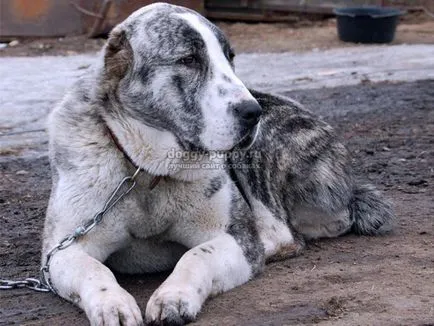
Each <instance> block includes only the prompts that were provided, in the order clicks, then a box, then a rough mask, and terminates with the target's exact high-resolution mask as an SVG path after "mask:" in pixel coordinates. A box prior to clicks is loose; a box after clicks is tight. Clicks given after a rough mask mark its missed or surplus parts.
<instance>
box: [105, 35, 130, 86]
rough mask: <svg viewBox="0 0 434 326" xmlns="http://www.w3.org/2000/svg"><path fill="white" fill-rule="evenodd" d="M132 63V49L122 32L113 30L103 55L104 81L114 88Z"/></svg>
mask: <svg viewBox="0 0 434 326" xmlns="http://www.w3.org/2000/svg"><path fill="white" fill-rule="evenodd" d="M132 63H133V49H132V47H131V44H130V42H129V41H128V39H127V35H126V33H125V31H124V30H121V29H116V28H115V29H114V30H113V31H112V32H111V33H110V36H109V38H108V41H107V45H106V48H105V54H104V72H105V73H104V75H105V81H106V83H108V84H109V85H110V86H111V87H113V86H114V87H116V85H117V84H118V83H119V81H120V80H121V79H122V78H123V77H125V75H126V73H127V72H128V69H129V68H130V67H131V65H132Z"/></svg>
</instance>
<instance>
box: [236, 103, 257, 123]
mask: <svg viewBox="0 0 434 326" xmlns="http://www.w3.org/2000/svg"><path fill="white" fill-rule="evenodd" d="M235 112H236V114H237V116H239V117H240V119H241V123H242V124H243V125H244V126H245V127H247V128H251V127H253V126H255V125H256V124H257V123H258V122H259V118H260V117H261V114H262V108H261V107H260V106H259V104H258V103H257V102H256V101H244V102H241V103H240V104H238V105H237V106H236V107H235Z"/></svg>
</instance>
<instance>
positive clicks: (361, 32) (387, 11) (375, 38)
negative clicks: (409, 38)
mask: <svg viewBox="0 0 434 326" xmlns="http://www.w3.org/2000/svg"><path fill="white" fill-rule="evenodd" d="M333 11H334V13H335V14H336V15H337V22H338V24H337V26H338V35H339V39H341V40H342V41H344V42H354V43H389V42H392V41H393V38H394V37H395V30H396V25H397V24H398V18H399V16H401V15H403V14H404V13H405V12H404V11H402V10H399V9H395V8H387V7H354V8H337V9H334V10H333Z"/></svg>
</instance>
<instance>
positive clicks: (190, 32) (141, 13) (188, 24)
mask: <svg viewBox="0 0 434 326" xmlns="http://www.w3.org/2000/svg"><path fill="white" fill-rule="evenodd" d="M192 21H193V22H194V24H192ZM125 27H126V28H127V30H128V31H129V33H130V35H131V37H132V38H136V39H141V38H142V37H143V35H148V36H149V38H150V39H151V40H156V41H158V43H159V44H160V45H162V44H163V43H170V45H171V46H173V45H175V44H176V43H180V44H182V43H183V42H185V40H186V39H193V40H197V39H203V38H204V34H203V33H200V32H199V30H207V31H209V32H210V33H209V35H211V34H212V35H213V36H214V37H215V38H216V39H217V40H218V42H219V43H220V45H221V47H222V48H226V47H228V46H229V43H228V41H227V39H226V37H225V35H224V34H223V32H222V31H221V30H220V29H219V28H218V27H217V26H215V25H214V24H212V23H211V22H210V21H208V20H207V19H206V18H204V17H203V16H201V15H200V14H198V13H196V12H195V11H193V10H190V9H187V8H183V7H179V6H173V5H168V4H156V5H150V6H146V7H144V8H142V9H140V10H138V11H136V12H134V13H133V14H132V15H131V16H130V17H129V18H128V19H127V20H126V21H125ZM204 41H205V40H204ZM138 43H140V42H138Z"/></svg>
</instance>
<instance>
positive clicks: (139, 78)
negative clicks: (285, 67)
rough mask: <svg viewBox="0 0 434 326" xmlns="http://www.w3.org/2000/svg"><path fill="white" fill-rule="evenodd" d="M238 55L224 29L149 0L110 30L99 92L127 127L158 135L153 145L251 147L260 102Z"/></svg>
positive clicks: (189, 12) (215, 148)
mask: <svg viewBox="0 0 434 326" xmlns="http://www.w3.org/2000/svg"><path fill="white" fill-rule="evenodd" d="M233 59H234V53H233V50H232V48H231V46H230V44H229V42H228V40H227V39H226V37H225V36H224V34H223V33H222V32H221V30H220V29H219V28H218V27H216V26H215V25H213V24H212V23H211V22H209V21H208V20H206V19H205V18H204V17H202V16H200V15H199V14H197V13H196V12H194V11H192V10H189V9H186V8H183V7H178V6H172V5H168V4H161V3H160V4H153V5H149V6H147V7H144V8H142V9H140V10H138V11H136V12H134V13H133V14H132V15H131V16H130V17H128V18H127V19H126V20H125V21H124V22H123V23H121V24H119V25H118V26H116V27H115V28H114V29H113V31H112V33H111V35H110V37H109V40H108V42H107V45H106V48H105V57H104V68H103V70H104V73H103V74H102V76H103V77H102V85H103V88H102V89H103V92H102V94H103V96H102V97H101V98H102V99H104V100H105V102H106V105H105V107H107V110H108V112H107V113H108V114H111V116H115V117H116V118H117V119H120V120H122V121H123V126H124V127H126V126H128V127H132V126H134V128H135V132H137V133H139V134H141V135H142V136H143V137H145V135H147V136H146V137H148V138H152V137H154V138H155V137H156V138H159V139H157V140H158V141H159V144H155V145H153V144H151V145H150V147H155V146H163V147H165V149H166V150H169V147H172V148H176V149H180V150H183V151H205V152H207V151H230V150H231V149H233V148H235V147H238V148H243V147H247V146H249V145H250V144H251V143H252V142H253V140H254V138H255V134H256V132H257V129H258V122H259V118H260V115H261V107H260V106H259V104H258V103H257V101H256V100H255V99H254V98H253V96H252V95H251V94H250V92H249V91H248V90H247V88H246V87H245V86H244V84H243V83H242V82H241V81H240V80H239V78H238V77H237V76H236V75H235V73H234V64H233ZM151 129H152V130H151ZM146 137H145V138H146ZM144 140H145V141H148V142H149V141H150V139H144ZM151 142H152V141H151ZM126 145H127V144H126ZM127 146H128V145H127ZM145 147H146V146H145ZM130 154H132V156H133V158H134V156H135V155H134V153H130ZM137 163H138V164H140V162H137Z"/></svg>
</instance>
